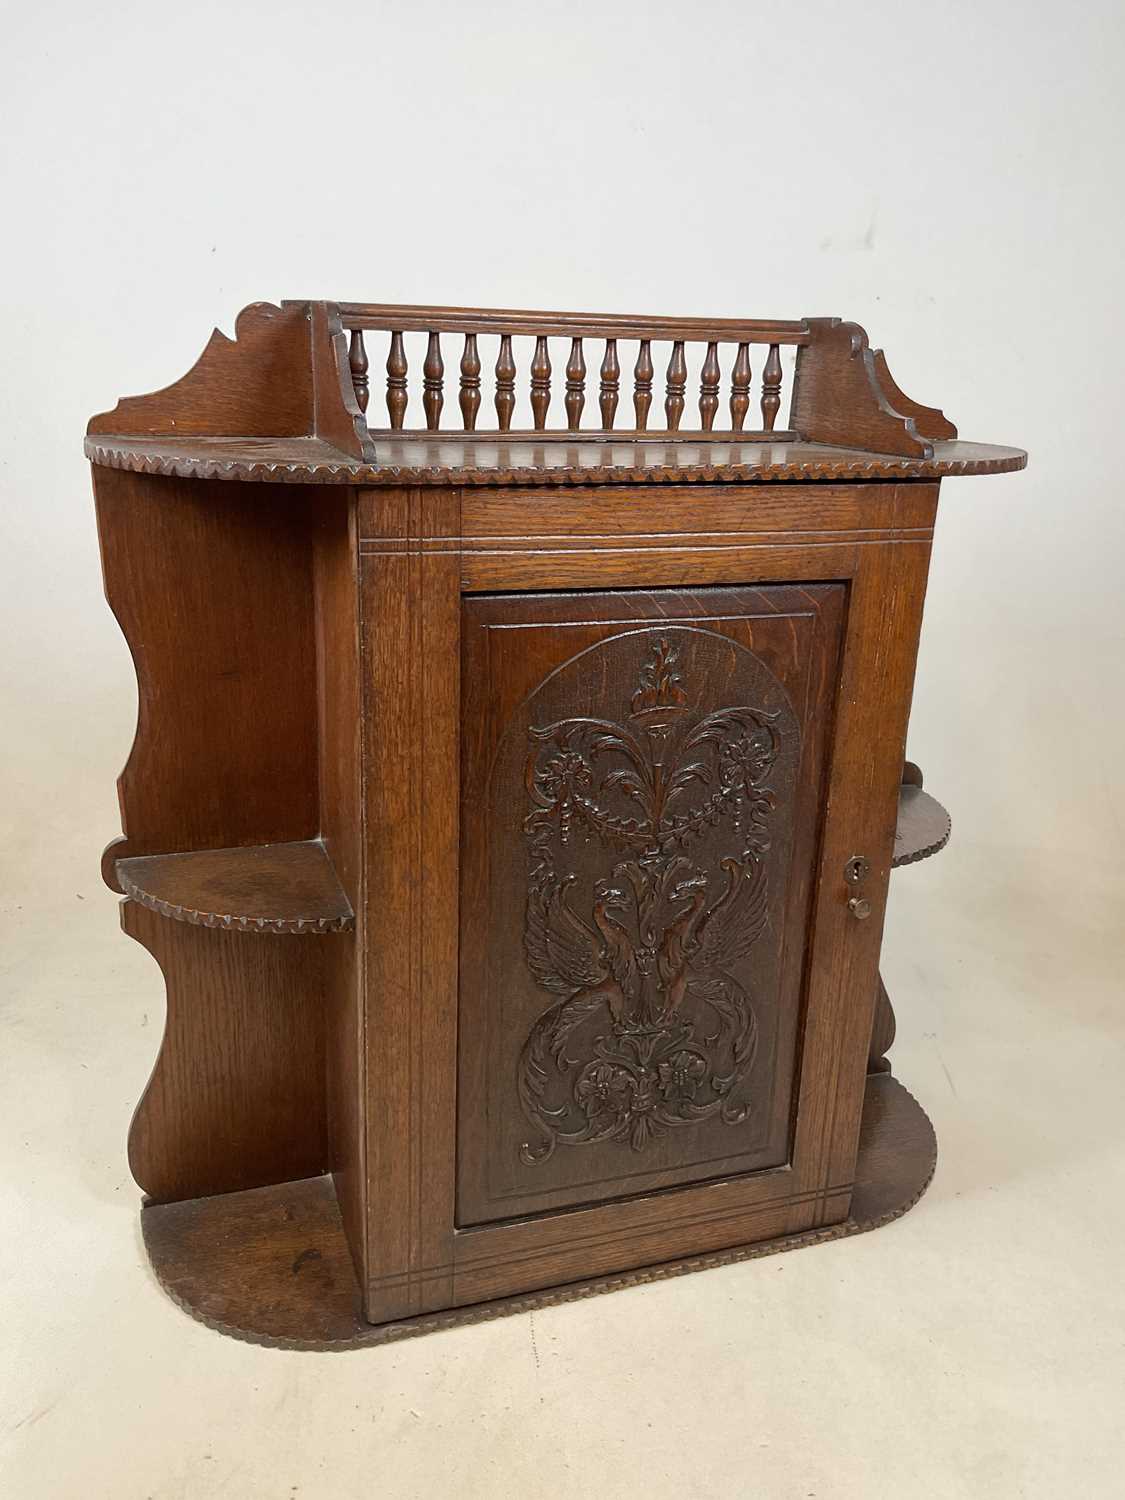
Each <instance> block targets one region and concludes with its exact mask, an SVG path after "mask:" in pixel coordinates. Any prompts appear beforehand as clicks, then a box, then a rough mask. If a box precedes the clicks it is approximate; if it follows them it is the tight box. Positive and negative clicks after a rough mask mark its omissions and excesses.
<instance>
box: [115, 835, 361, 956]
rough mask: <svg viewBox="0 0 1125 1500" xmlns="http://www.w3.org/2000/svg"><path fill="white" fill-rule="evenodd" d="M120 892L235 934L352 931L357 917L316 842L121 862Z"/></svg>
mask: <svg viewBox="0 0 1125 1500" xmlns="http://www.w3.org/2000/svg"><path fill="white" fill-rule="evenodd" d="M116 870H117V878H118V881H119V882H120V885H121V889H122V891H123V892H124V893H125V895H126V896H128V897H130V899H131V900H133V901H137V902H139V903H140V904H141V905H142V906H147V907H148V908H149V909H150V910H152V911H156V912H159V913H160V914H161V915H162V916H165V917H170V918H172V920H173V921H176V922H188V923H191V924H192V925H193V926H196V927H219V928H223V929H225V930H227V931H230V932H258V933H297V934H307V933H326V932H348V931H351V930H352V929H353V928H354V927H355V913H354V912H353V911H352V908H351V906H350V904H349V902H348V898H347V896H346V895H345V893H344V888H343V886H342V885H341V884H340V879H339V876H338V875H337V873H336V868H335V866H334V865H333V863H332V860H331V858H330V856H329V854H328V851H327V850H326V849H325V847H324V844H323V843H322V842H321V841H320V840H319V839H304V840H300V841H297V842H293V843H283V844H252V845H249V846H247V847H245V848H240V849H201V850H197V851H194V852H192V853H185V854H147V855H138V856H134V857H132V858H128V859H119V860H118V861H117V864H116Z"/></svg>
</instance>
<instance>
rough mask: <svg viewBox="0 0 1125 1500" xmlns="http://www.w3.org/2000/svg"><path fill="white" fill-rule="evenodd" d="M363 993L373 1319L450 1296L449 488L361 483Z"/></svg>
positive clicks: (454, 805) (454, 555)
mask: <svg viewBox="0 0 1125 1500" xmlns="http://www.w3.org/2000/svg"><path fill="white" fill-rule="evenodd" d="M360 504H361V507H364V508H365V512H366V514H365V531H364V534H365V536H366V537H368V538H370V541H369V542H367V543H366V544H365V547H364V556H363V559H362V571H361V577H360V612H361V621H362V630H361V642H362V654H361V661H362V681H363V695H364V703H363V774H364V794H363V795H364V861H365V869H364V905H365V908H366V913H365V916H366V924H367V925H366V932H367V941H366V945H365V954H366V956H365V972H364V997H365V1007H366V1012H365V1015H366V1019H365V1025H366V1039H365V1047H366V1068H367V1073H366V1085H365V1107H366V1112H367V1114H366V1127H367V1136H366V1139H367V1182H368V1188H367V1191H368V1281H367V1299H366V1312H367V1316H368V1317H369V1318H371V1319H372V1321H376V1322H378V1321H382V1320H385V1319H388V1318H393V1317H405V1316H409V1315H411V1314H413V1313H419V1312H426V1311H428V1310H430V1309H432V1308H435V1307H446V1306H448V1305H449V1304H450V1301H451V1300H452V1276H453V1267H452V1233H453V1191H454V1156H455V1148H456V1142H455V1131H454V1111H455V1104H456V1087H457V1080H456V1043H457V903H458V885H457V864H458V845H457V832H458V829H457V810H458V790H459V778H458V754H459V748H458V747H459V735H458V730H459V713H458V709H459V693H460V676H459V669H460V639H459V631H460V591H459V572H460V559H459V555H458V552H457V550H456V546H455V545H454V544H453V543H450V544H449V545H448V550H445V551H442V552H436V551H435V552H424V551H423V550H422V548H421V546H420V544H419V539H420V537H422V536H428V535H444V536H448V537H451V538H456V537H457V535H458V533H459V527H460V512H459V504H460V494H459V492H458V491H455V490H443V489H437V488H435V489H432V490H412V491H408V490H404V491H388V492H386V493H374V492H368V493H367V494H365V495H361V498H360Z"/></svg>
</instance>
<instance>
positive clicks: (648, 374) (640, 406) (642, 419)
mask: <svg viewBox="0 0 1125 1500" xmlns="http://www.w3.org/2000/svg"><path fill="white" fill-rule="evenodd" d="M652 376H653V368H652V342H651V340H650V339H642V340H641V347H640V349H639V350H638V351H637V364H636V368H635V369H634V371H633V410H634V411H635V412H636V414H637V431H638V432H644V430H645V428H646V427H647V426H648V409H649V407H650V406H651V405H652Z"/></svg>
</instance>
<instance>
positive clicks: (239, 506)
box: [94, 468, 318, 884]
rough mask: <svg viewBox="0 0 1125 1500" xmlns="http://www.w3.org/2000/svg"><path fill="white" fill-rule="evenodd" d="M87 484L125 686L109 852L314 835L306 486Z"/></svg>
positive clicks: (102, 473) (138, 480)
mask: <svg viewBox="0 0 1125 1500" xmlns="http://www.w3.org/2000/svg"><path fill="white" fill-rule="evenodd" d="M94 489H95V496H96V500H97V511H98V529H99V533H100V537H101V547H102V565H103V571H104V576H105V587H106V596H107V598H108V600H109V603H110V605H111V607H112V609H113V611H114V614H115V615H116V616H117V619H118V622H119V623H120V625H121V629H122V631H123V633H124V635H125V638H126V640H127V642H128V643H129V647H130V649H131V651H132V653H133V660H134V663H135V665H136V669H137V681H138V689H139V705H138V713H137V732H136V738H135V740H134V743H133V747H132V751H131V753H130V755H129V759H128V762H127V764H126V766H125V769H124V770H123V771H122V773H121V776H120V777H119V779H118V793H119V798H120V802H121V818H122V827H123V829H124V831H125V835H126V837H125V840H124V842H122V843H118V844H117V845H116V846H114V849H113V857H115V858H123V857H125V856H127V855H136V854H151V853H171V852H177V851H182V850H192V849H207V848H230V847H234V846H237V845H242V844H262V843H275V842H277V843H280V842H283V841H285V840H289V839H303V838H311V837H314V836H315V835H316V833H317V831H318V826H317V825H318V812H317V779H316V663H315V648H314V636H313V608H312V562H311V555H312V554H311V548H310V545H309V538H308V525H307V515H308V511H309V507H310V501H311V497H310V496H309V495H308V494H307V493H306V492H304V491H303V490H302V489H301V488H298V487H288V488H287V487H286V486H284V485H237V484H224V483H222V482H221V481H219V480H183V479H170V478H162V477H159V476H153V475H147V474H129V473H124V472H119V471H117V470H113V469H104V468H95V469H94ZM107 873H108V875H109V876H110V877H111V876H112V871H109V872H107ZM110 883H111V884H112V883H113V882H112V878H111V879H110Z"/></svg>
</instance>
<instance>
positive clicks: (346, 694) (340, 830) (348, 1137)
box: [313, 490, 366, 1279]
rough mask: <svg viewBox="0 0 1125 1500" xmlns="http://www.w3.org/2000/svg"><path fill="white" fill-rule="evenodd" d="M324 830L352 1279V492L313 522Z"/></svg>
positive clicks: (356, 817)
mask: <svg viewBox="0 0 1125 1500" xmlns="http://www.w3.org/2000/svg"><path fill="white" fill-rule="evenodd" d="M313 580H314V589H315V600H316V659H317V722H318V738H319V746H320V753H319V796H320V828H321V835H322V837H323V839H324V843H325V847H326V848H327V850H328V853H329V855H330V857H331V859H332V863H333V865H334V866H335V869H336V873H337V874H338V875H339V877H340V882H341V884H342V885H343V887H344V891H345V892H346V894H347V897H348V900H349V902H350V903H351V907H352V910H353V911H354V912H355V913H356V930H355V932H354V933H341V934H339V936H338V938H337V940H335V941H333V942H331V943H329V944H327V945H326V947H325V1010H324V1022H325V1052H326V1056H325V1062H326V1068H327V1073H326V1080H325V1082H326V1093H327V1100H326V1103H327V1116H328V1142H329V1159H330V1161H331V1165H332V1176H333V1180H334V1182H335V1185H336V1197H337V1200H338V1202H339V1205H340V1213H341V1217H342V1218H343V1221H344V1230H345V1233H346V1234H347V1237H348V1245H349V1247H350V1249H351V1252H352V1257H353V1259H354V1261H355V1264H356V1268H357V1271H358V1272H359V1274H360V1277H361V1279H362V1276H363V1274H364V1270H363V1268H364V1266H365V1264H366V1222H365V1217H364V1216H365V1202H366V1190H365V1166H364V1141H363V1086H364V1085H363V1080H364V1059H363V1008H362V991H361V972H362V956H363V930H364V922H363V903H362V900H361V888H362V807H361V798H360V733H361V732H360V685H359V599H358V594H357V578H356V546H355V536H354V502H353V499H352V492H351V491H350V490H343V491H340V492H338V493H330V492H327V491H326V492H324V494H323V495H322V496H321V497H320V500H319V502H318V504H317V506H316V512H315V516H314V518H313Z"/></svg>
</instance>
